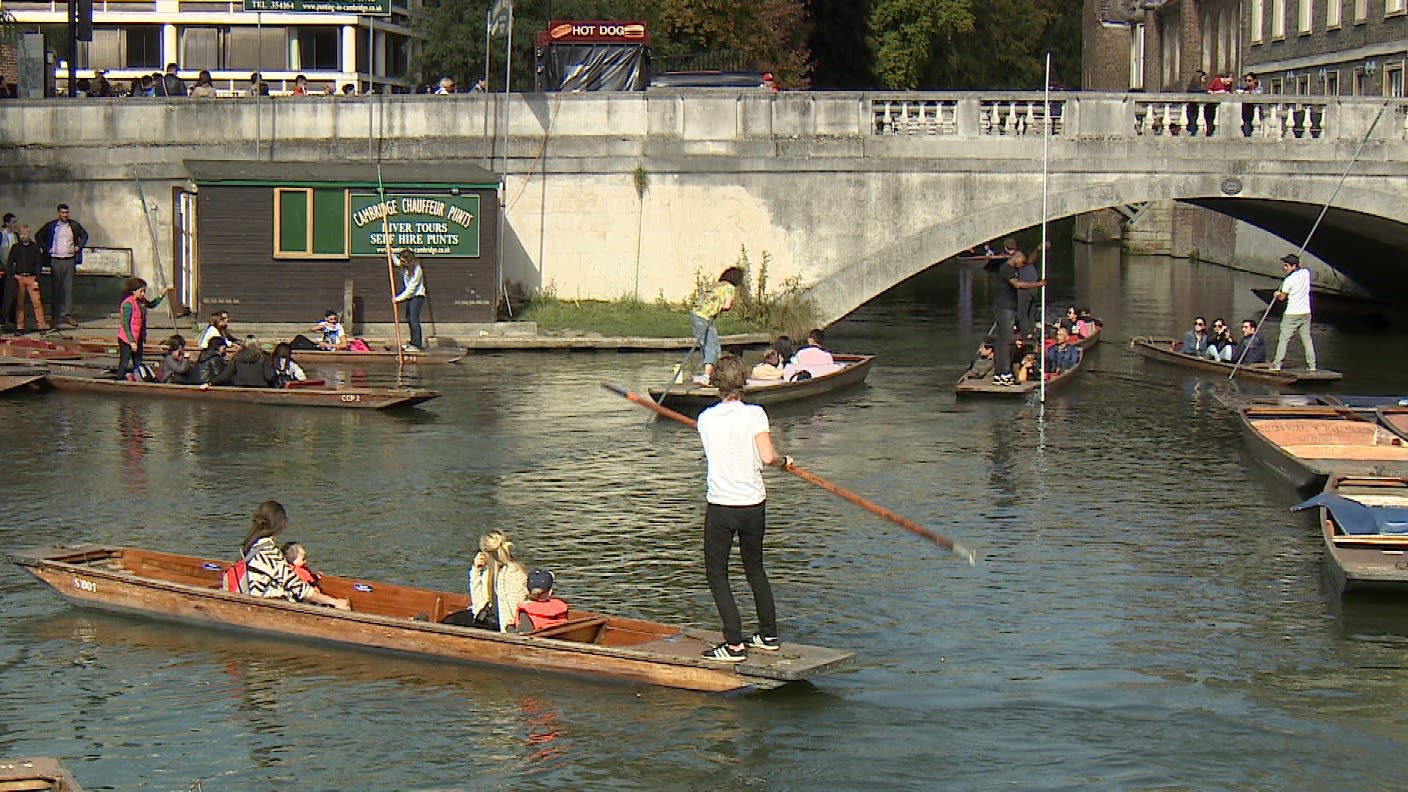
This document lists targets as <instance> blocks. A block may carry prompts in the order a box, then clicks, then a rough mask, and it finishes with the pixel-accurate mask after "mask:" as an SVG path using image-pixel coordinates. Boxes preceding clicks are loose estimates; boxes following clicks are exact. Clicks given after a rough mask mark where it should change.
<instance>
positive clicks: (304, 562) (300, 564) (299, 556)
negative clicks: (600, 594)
mask: <svg viewBox="0 0 1408 792" xmlns="http://www.w3.org/2000/svg"><path fill="white" fill-rule="evenodd" d="M282 550H283V553H284V558H285V559H287V560H288V564H289V566H291V567H293V572H294V574H296V575H298V579H299V580H302V581H303V582H304V583H307V584H308V585H310V586H313V587H314V588H317V585H318V581H319V580H320V579H321V578H322V577H323V576H322V574H321V573H319V572H317V571H315V570H313V569H310V568H309V567H308V549H307V548H305V547H304V546H303V545H302V544H300V543H298V542H285V543H284V546H283V548H282ZM318 590H319V591H322V589H318Z"/></svg>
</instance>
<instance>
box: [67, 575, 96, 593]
mask: <svg viewBox="0 0 1408 792" xmlns="http://www.w3.org/2000/svg"><path fill="white" fill-rule="evenodd" d="M73 587H74V588H76V589H78V590H79V591H86V592H88V593H89V594H95V593H97V591H98V584H97V583H94V582H93V581H91V580H84V579H83V578H74V579H73Z"/></svg>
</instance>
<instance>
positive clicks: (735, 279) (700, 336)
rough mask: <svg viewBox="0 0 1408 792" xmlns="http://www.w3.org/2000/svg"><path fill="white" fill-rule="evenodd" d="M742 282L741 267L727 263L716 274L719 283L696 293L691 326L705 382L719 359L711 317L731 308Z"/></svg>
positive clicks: (710, 377) (715, 331)
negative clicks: (729, 265)
mask: <svg viewBox="0 0 1408 792" xmlns="http://www.w3.org/2000/svg"><path fill="white" fill-rule="evenodd" d="M742 285H743V270H741V269H739V268H738V267H729V268H728V269H726V270H724V271H723V273H722V274H721V275H719V281H718V283H715V284H714V287H713V288H712V289H710V290H709V291H706V292H704V293H703V294H701V295H699V297H698V299H696V300H695V302H694V308H693V309H692V310H691V312H690V314H689V324H690V327H692V328H693V329H694V342H695V344H696V345H697V346H698V347H699V351H700V354H701V355H703V357H704V384H705V385H708V384H709V383H711V382H713V381H714V364H716V363H718V361H719V353H720V352H721V351H722V349H721V348H720V346H719V331H718V329H717V328H715V327H714V320H716V319H718V318H719V314H721V313H723V312H724V311H727V310H729V309H731V308H733V302H734V300H735V299H736V298H737V297H738V289H739V287H740V286H742Z"/></svg>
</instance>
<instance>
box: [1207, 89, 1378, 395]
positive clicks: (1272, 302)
mask: <svg viewBox="0 0 1408 792" xmlns="http://www.w3.org/2000/svg"><path fill="white" fill-rule="evenodd" d="M1387 109H1388V103H1387V102H1385V103H1384V105H1383V107H1380V108H1379V112H1378V114H1377V115H1375V116H1374V122H1373V123H1372V124H1369V131H1367V132H1365V133H1364V137H1363V138H1360V140H1359V147H1358V148H1356V149H1355V150H1354V156H1353V157H1350V158H1349V164H1348V165H1346V166H1344V173H1343V174H1341V175H1340V180H1339V183H1338V184H1336V185H1335V189H1334V192H1331V193H1330V198H1329V200H1327V201H1325V205H1324V206H1322V207H1320V216H1319V217H1316V218H1315V223H1314V224H1313V225H1311V226H1310V233H1308V234H1306V235H1305V241H1304V242H1301V243H1300V249H1299V250H1297V251H1296V256H1304V255H1305V249H1306V248H1307V247H1309V246H1310V239H1311V237H1313V236H1315V231H1316V229H1318V228H1319V227H1320V221H1321V220H1324V219H1325V215H1326V214H1327V213H1328V212H1329V211H1330V204H1332V203H1334V202H1335V196H1337V195H1339V194H1340V188H1341V187H1343V186H1344V182H1345V179H1348V178H1349V172H1350V171H1351V170H1353V168H1354V163H1356V162H1358V161H1359V155H1360V154H1362V153H1364V146H1365V144H1367V143H1368V142H1369V136H1370V135H1372V134H1374V127H1376V126H1378V125H1379V119H1381V118H1383V117H1384V111H1385V110H1387ZM1306 112H1309V111H1306ZM1307 123H1308V122H1307ZM1276 302H1277V301H1276V297H1275V295H1272V297H1271V300H1270V301H1269V302H1267V303H1266V310H1265V311H1264V312H1263V313H1262V314H1261V321H1260V322H1257V323H1256V329H1257V331H1258V332H1260V331H1261V326H1262V325H1263V324H1264V323H1265V322H1266V317H1268V316H1270V315H1271V309H1272V308H1275V307H1276ZM1246 356H1247V350H1245V349H1243V350H1242V354H1240V355H1238V356H1237V362H1236V363H1234V364H1232V371H1231V373H1229V374H1228V375H1227V379H1229V380H1230V379H1232V378H1233V377H1235V376H1237V369H1239V368H1241V367H1242V358H1244V357H1246Z"/></svg>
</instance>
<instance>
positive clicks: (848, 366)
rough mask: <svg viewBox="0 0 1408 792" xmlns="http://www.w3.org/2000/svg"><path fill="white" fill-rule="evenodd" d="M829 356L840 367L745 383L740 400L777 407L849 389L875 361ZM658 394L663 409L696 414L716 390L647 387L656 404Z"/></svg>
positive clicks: (716, 396)
mask: <svg viewBox="0 0 1408 792" xmlns="http://www.w3.org/2000/svg"><path fill="white" fill-rule="evenodd" d="M832 357H833V358H834V359H835V361H836V362H837V363H838V364H840V365H841V367H840V368H838V369H836V370H835V371H832V372H829V373H827V374H822V375H821V376H819V377H812V378H811V379H809V380H805V381H803V382H783V381H782V380H776V381H769V380H748V387H747V388H746V389H745V390H744V392H743V400H744V401H746V402H749V403H752V404H781V403H783V402H790V401H797V400H798V399H809V398H811V397H813V396H821V395H822V394H826V393H831V392H833V391H838V390H841V389H842V388H849V387H851V386H854V385H859V384H861V383H862V382H865V377H866V375H868V374H869V373H870V364H872V363H874V362H875V356H874V355H833V356H832ZM662 392H663V393H664V394H665V401H664V402H663V404H664V405H665V406H666V407H669V408H671V409H675V410H682V411H685V412H698V411H700V410H703V409H704V408H706V407H709V406H710V405H712V404H715V403H716V402H718V400H719V389H718V388H715V387H712V386H705V385H700V384H699V383H697V382H685V383H682V384H678V385H671V386H670V387H669V389H668V390H666V389H664V388H651V389H650V397H651V398H652V399H654V400H655V401H656V402H657V403H658V402H660V394H661V393H662Z"/></svg>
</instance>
